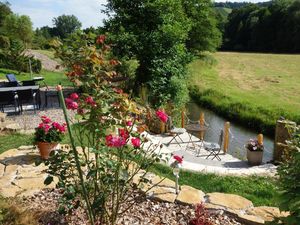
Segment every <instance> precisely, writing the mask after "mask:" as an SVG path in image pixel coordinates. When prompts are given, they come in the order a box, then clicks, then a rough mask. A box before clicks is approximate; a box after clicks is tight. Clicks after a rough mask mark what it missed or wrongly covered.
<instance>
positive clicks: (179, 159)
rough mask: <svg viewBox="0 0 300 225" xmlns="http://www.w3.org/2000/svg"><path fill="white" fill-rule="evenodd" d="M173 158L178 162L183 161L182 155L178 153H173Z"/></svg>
mask: <svg viewBox="0 0 300 225" xmlns="http://www.w3.org/2000/svg"><path fill="white" fill-rule="evenodd" d="M173 159H175V160H176V161H177V162H178V163H180V164H181V163H182V161H183V157H181V156H179V155H174V156H173Z"/></svg>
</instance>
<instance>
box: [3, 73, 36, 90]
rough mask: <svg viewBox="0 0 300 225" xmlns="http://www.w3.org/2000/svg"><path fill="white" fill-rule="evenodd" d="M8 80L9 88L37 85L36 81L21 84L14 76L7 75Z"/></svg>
mask: <svg viewBox="0 0 300 225" xmlns="http://www.w3.org/2000/svg"><path fill="white" fill-rule="evenodd" d="M6 78H7V80H8V81H9V83H10V85H9V87H17V86H34V85H36V82H35V81H34V80H24V81H22V82H19V81H18V80H17V78H16V76H15V75H14V74H6Z"/></svg>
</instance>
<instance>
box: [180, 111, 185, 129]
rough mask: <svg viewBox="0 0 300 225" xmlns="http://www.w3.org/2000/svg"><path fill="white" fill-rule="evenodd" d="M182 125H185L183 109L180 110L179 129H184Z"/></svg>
mask: <svg viewBox="0 0 300 225" xmlns="http://www.w3.org/2000/svg"><path fill="white" fill-rule="evenodd" d="M184 125H185V123H184V109H182V111H181V127H182V128H184Z"/></svg>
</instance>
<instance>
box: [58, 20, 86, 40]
mask: <svg viewBox="0 0 300 225" xmlns="http://www.w3.org/2000/svg"><path fill="white" fill-rule="evenodd" d="M53 23H54V26H55V27H54V28H55V34H56V35H57V36H59V37H60V38H66V37H68V35H70V34H72V33H73V32H74V31H76V30H78V29H80V28H81V25H82V24H81V22H80V21H79V20H78V18H77V17H76V16H74V15H61V16H59V17H57V18H54V19H53Z"/></svg>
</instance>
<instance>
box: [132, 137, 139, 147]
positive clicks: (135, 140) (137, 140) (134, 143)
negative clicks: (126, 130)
mask: <svg viewBox="0 0 300 225" xmlns="http://www.w3.org/2000/svg"><path fill="white" fill-rule="evenodd" d="M131 143H132V145H133V147H135V148H139V147H140V146H141V140H140V139H139V138H136V137H133V138H131Z"/></svg>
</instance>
